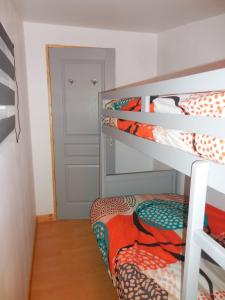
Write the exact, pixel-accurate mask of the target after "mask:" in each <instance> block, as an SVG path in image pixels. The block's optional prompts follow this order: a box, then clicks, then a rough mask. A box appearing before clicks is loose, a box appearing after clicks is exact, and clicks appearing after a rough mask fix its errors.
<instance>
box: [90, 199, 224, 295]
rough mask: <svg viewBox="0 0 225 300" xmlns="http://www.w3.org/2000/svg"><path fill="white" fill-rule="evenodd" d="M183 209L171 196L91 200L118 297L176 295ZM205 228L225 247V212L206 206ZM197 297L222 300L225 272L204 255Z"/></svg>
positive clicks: (180, 201)
mask: <svg viewBox="0 0 225 300" xmlns="http://www.w3.org/2000/svg"><path fill="white" fill-rule="evenodd" d="M187 210H188V203H187V202H185V200H184V198H183V197H182V196H179V195H174V194H158V195H151V194H149V195H141V196H124V197H113V198H101V199H97V200H96V201H95V202H94V203H93V205H92V208H91V222H92V227H93V231H94V233H95V235H96V238H97V243H98V247H99V250H100V252H101V255H102V258H103V261H104V264H105V266H106V269H107V271H108V273H109V275H110V277H111V278H112V281H113V285H114V286H115V288H116V290H117V293H118V296H119V299H121V300H125V299H132V300H142V299H148V300H179V299H180V297H181V283H182V279H181V278H182V271H183V262H184V250H185V234H186V224H187ZM204 227H205V231H206V232H207V233H208V234H210V235H211V236H212V237H213V238H214V239H215V240H217V241H218V242H219V243H220V244H221V245H222V246H223V247H224V246H225V212H223V211H221V210H218V209H217V208H215V207H213V206H210V205H207V206H206V214H205V220H204ZM198 299H199V300H200V299H201V300H206V299H215V300H216V299H225V271H224V270H222V269H221V268H220V267H219V266H218V265H216V263H214V262H213V261H212V260H211V259H210V258H209V257H207V256H206V255H202V259H201V268H200V275H199V292H198ZM190 300H194V299H190Z"/></svg>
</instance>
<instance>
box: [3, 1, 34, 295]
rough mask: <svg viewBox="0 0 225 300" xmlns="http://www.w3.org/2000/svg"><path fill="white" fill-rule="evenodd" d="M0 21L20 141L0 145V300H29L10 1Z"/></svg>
mask: <svg viewBox="0 0 225 300" xmlns="http://www.w3.org/2000/svg"><path fill="white" fill-rule="evenodd" d="M0 20H1V22H2V24H3V25H4V27H5V28H6V30H7V31H8V33H9V35H10V37H11V38H12V40H13V41H14V44H15V56H16V64H17V79H18V84H19V93H20V118H21V127H22V133H21V139H20V141H19V144H17V143H16V138H15V134H14V132H13V133H11V134H10V136H8V137H7V139H6V140H4V142H3V143H1V144H0V191H1V199H0V241H1V242H0V299H1V300H25V299H28V287H29V277H30V270H31V260H32V247H33V239H34V224H35V207H34V194H33V174H32V162H31V145H30V125H29V111H28V100H27V84H26V70H25V57H24V38H23V26H22V22H21V20H20V18H19V17H18V15H17V13H16V11H15V9H14V7H13V5H12V4H11V1H9V0H1V1H0Z"/></svg>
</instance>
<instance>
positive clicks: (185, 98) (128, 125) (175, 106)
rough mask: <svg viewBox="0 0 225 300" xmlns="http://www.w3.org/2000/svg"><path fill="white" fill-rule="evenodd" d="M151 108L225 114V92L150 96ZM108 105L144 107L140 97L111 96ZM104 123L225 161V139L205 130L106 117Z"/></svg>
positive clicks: (214, 114) (158, 110)
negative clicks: (197, 131)
mask: <svg viewBox="0 0 225 300" xmlns="http://www.w3.org/2000/svg"><path fill="white" fill-rule="evenodd" d="M150 99H151V100H150V108H149V110H150V112H158V113H167V114H168V113H169V114H184V115H198V116H209V117H213V118H224V117H225V92H224V91H223V92H209V93H207V94H206V93H195V94H185V95H179V96H164V97H151V98H150ZM106 108H107V109H113V110H123V111H135V112H139V111H141V98H128V99H121V100H112V101H111V102H109V103H108V104H107V105H106ZM105 124H107V125H109V126H112V127H115V128H118V129H120V130H123V131H126V132H128V133H131V134H134V135H136V136H138V137H142V138H146V139H149V140H152V141H155V142H158V143H161V144H166V145H170V146H173V147H176V148H179V149H181V150H184V151H187V152H190V153H192V154H195V155H199V156H201V157H204V158H206V159H209V160H214V161H216V162H220V163H225V139H220V138H216V137H210V136H207V135H203V134H195V133H185V132H184V131H180V130H173V129H165V128H162V127H159V126H154V125H151V124H144V123H139V122H134V121H128V120H122V119H116V118H105Z"/></svg>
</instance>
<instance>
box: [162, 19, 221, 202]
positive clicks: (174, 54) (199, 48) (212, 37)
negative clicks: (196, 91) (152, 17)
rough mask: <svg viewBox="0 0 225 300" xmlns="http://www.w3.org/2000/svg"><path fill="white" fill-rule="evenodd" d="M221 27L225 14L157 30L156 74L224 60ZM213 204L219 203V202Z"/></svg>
mask: <svg viewBox="0 0 225 300" xmlns="http://www.w3.org/2000/svg"><path fill="white" fill-rule="evenodd" d="M224 28H225V15H220V16H218V17H214V18H210V19H207V20H204V21H199V22H194V23H191V24H188V25H185V26H181V27H178V28H175V29H172V30H168V31H165V32H163V33H160V34H159V35H158V75H162V74H167V73H172V72H174V71H180V70H184V69H187V68H191V67H195V66H199V65H204V64H207V63H210V62H215V61H218V60H221V59H225V34H224ZM183 180H184V178H183V176H182V175H180V176H179V177H178V181H177V191H178V193H183V190H184V189H183ZM218 198H219V199H220V198H221V195H216V194H215V193H212V192H211V193H210V196H209V200H210V201H211V199H212V201H211V202H214V201H213V200H215V199H218ZM224 203H225V202H223V204H224ZM220 204H221V203H220ZM214 205H216V206H218V202H217V203H214ZM220 207H221V208H225V207H224V206H220Z"/></svg>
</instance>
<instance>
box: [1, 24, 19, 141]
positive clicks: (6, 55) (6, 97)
mask: <svg viewBox="0 0 225 300" xmlns="http://www.w3.org/2000/svg"><path fill="white" fill-rule="evenodd" d="M16 86H17V84H16V78H15V58H14V45H13V43H12V41H11V39H10V38H9V36H8V34H7V32H6V31H5V29H4V27H3V25H2V23H0V107H1V111H2V112H4V111H7V107H8V106H14V105H15V91H16ZM13 87H14V88H13ZM17 97H18V95H17ZM17 109H18V106H17ZM14 129H15V115H10V116H8V115H7V114H5V116H4V114H3V116H2V117H1V119H0V142H2V141H3V140H4V139H5V138H6V137H7V136H8V135H9V133H10V132H12V131H13V130H14Z"/></svg>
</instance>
